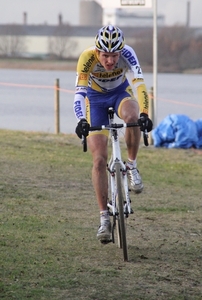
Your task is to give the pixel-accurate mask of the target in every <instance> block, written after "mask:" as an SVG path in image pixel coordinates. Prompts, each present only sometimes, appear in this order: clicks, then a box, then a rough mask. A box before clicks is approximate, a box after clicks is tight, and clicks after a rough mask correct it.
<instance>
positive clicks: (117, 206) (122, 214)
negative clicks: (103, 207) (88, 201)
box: [82, 107, 148, 261]
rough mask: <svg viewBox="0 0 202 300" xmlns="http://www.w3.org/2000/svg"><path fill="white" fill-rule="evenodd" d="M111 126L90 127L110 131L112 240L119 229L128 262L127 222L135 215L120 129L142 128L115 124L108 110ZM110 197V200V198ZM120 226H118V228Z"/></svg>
mask: <svg viewBox="0 0 202 300" xmlns="http://www.w3.org/2000/svg"><path fill="white" fill-rule="evenodd" d="M108 117H109V125H101V126H94V127H90V128H89V131H97V130H98V131H99V130H102V129H107V130H109V131H110V138H111V147H112V154H111V158H110V160H109V162H108V164H107V171H108V175H109V176H108V203H107V207H108V210H109V214H110V216H111V217H112V220H113V221H112V240H110V241H106V242H105V243H107V242H111V241H112V242H113V243H115V228H117V243H118V247H119V248H121V249H122V250H123V259H124V261H128V260H129V258H128V246H127V238H126V220H127V218H128V217H129V215H130V214H132V213H133V210H132V208H131V199H130V195H129V192H130V189H129V186H128V179H127V170H128V168H127V165H126V163H125V162H124V161H123V160H122V158H121V148H120V140H119V129H120V128H127V127H136V126H140V124H139V123H121V124H116V123H114V110H113V108H111V107H110V108H109V109H108ZM143 138H144V144H145V146H148V135H147V132H146V131H145V132H143ZM82 143H83V151H84V152H86V151H87V141H86V137H84V136H83V137H82ZM109 195H110V198H109ZM117 224H118V226H116V225H117Z"/></svg>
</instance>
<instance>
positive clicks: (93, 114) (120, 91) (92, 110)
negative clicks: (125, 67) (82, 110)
mask: <svg viewBox="0 0 202 300" xmlns="http://www.w3.org/2000/svg"><path fill="white" fill-rule="evenodd" d="M131 99H132V100H135V97H134V95H133V91H132V88H131V86H130V85H129V83H128V81H127V80H125V81H124V82H123V83H122V84H121V85H120V86H119V87H117V88H116V89H114V90H113V91H110V92H106V93H100V92H98V91H95V90H93V89H91V88H90V87H88V90H87V96H86V118H87V121H88V122H89V124H90V125H91V126H100V125H108V124H109V120H108V108H109V107H113V109H114V111H115V113H116V115H117V116H118V117H119V118H121V116H120V107H121V105H122V103H123V102H125V101H126V100H131ZM99 133H101V132H99ZM102 133H104V134H106V132H105V131H103V132H102Z"/></svg>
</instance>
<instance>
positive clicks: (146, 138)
mask: <svg viewBox="0 0 202 300" xmlns="http://www.w3.org/2000/svg"><path fill="white" fill-rule="evenodd" d="M143 139H144V144H145V146H149V142H148V133H147V130H146V129H145V131H144V132H143Z"/></svg>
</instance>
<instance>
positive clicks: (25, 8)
mask: <svg viewBox="0 0 202 300" xmlns="http://www.w3.org/2000/svg"><path fill="white" fill-rule="evenodd" d="M188 2H190V26H192V27H202V17H201V14H202V0H157V8H158V9H157V11H158V13H159V14H164V15H165V25H169V26H171V25H175V24H182V25H184V24H186V18H187V17H186V16H187V3H188ZM79 3H80V0H0V24H7V23H18V24H20V23H22V21H23V13H24V12H26V13H27V23H28V24H44V23H47V24H49V25H52V24H57V23H58V15H59V14H62V16H63V22H65V23H66V22H68V23H70V24H71V25H79Z"/></svg>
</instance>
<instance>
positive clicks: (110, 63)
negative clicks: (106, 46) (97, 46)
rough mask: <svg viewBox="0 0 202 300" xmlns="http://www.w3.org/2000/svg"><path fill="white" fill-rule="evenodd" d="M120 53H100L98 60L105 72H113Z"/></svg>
mask: <svg viewBox="0 0 202 300" xmlns="http://www.w3.org/2000/svg"><path fill="white" fill-rule="evenodd" d="M119 57H120V52H115V53H108V52H101V51H98V58H99V61H100V63H101V65H102V66H103V67H104V68H105V70H107V71H110V70H113V69H114V68H115V66H116V64H117V62H118V60H119Z"/></svg>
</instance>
